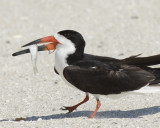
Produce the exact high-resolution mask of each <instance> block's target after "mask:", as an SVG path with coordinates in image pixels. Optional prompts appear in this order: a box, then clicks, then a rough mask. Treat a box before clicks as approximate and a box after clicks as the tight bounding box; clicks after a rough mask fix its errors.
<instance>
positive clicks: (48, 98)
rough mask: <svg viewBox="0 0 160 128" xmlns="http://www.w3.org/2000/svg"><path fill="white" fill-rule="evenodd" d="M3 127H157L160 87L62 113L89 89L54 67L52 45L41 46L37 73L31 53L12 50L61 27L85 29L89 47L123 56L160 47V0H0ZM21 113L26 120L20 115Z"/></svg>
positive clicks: (0, 112) (0, 114)
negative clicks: (73, 84) (69, 81)
mask: <svg viewBox="0 0 160 128" xmlns="http://www.w3.org/2000/svg"><path fill="white" fill-rule="evenodd" d="M0 5H1V7H0V39H1V50H0V67H1V71H0V128H14V127H15V128H44V127H45V128H123V127H125V128H151V127H152V128H158V127H160V101H159V99H160V95H159V94H145V95H128V96H125V97H122V98H119V99H116V100H113V99H109V98H108V97H107V96H101V97H100V100H101V103H102V106H101V108H100V110H99V112H98V113H97V115H96V116H95V118H94V119H88V118H87V117H88V116H90V115H91V114H92V112H93V111H94V109H95V106H96V100H95V99H94V97H93V96H92V95H90V101H89V102H87V103H86V104H84V105H82V106H80V107H79V108H78V109H77V111H75V112H73V113H71V114H65V113H66V112H65V111H62V110H60V108H61V107H62V106H69V105H74V104H76V103H78V102H79V101H81V100H82V99H83V98H84V97H85V94H84V93H83V92H81V91H79V90H75V89H73V88H71V87H68V86H67V85H66V84H65V83H64V82H63V81H62V80H61V78H60V77H59V76H58V75H56V74H55V72H54V70H53V67H54V53H52V54H49V53H48V52H41V53H39V56H38V61H37V66H38V72H39V73H38V74H37V75H34V72H33V68H32V61H31V56H30V55H29V54H26V55H23V56H18V57H12V56H11V55H12V53H13V52H16V51H18V50H21V46H22V45H24V44H26V43H28V42H30V41H32V40H35V39H38V38H41V37H44V36H49V35H53V34H55V33H56V32H58V31H60V30H64V29H73V30H76V31H78V32H80V33H82V35H83V36H84V38H85V40H86V42H87V44H86V49H85V52H86V53H91V54H96V55H103V56H110V57H116V58H125V57H128V56H131V55H136V54H139V53H142V55H141V56H148V55H155V54H159V51H160V50H159V46H160V43H159V41H160V36H159V35H160V14H159V12H160V1H159V0H149V1H146V0H130V1H127V0H112V1H111V0H105V1H104V0H81V1H74V0H68V1H67V0H10V1H9V0H0ZM20 117H23V118H25V121H15V119H16V118H20Z"/></svg>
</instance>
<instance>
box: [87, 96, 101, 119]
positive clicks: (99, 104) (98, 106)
mask: <svg viewBox="0 0 160 128" xmlns="http://www.w3.org/2000/svg"><path fill="white" fill-rule="evenodd" d="M100 106H101V102H100V101H99V99H97V107H96V109H95V111H94V112H93V114H92V115H91V116H90V117H89V118H91V119H92V118H93V117H94V116H95V115H96V113H97V111H98V109H99V108H100Z"/></svg>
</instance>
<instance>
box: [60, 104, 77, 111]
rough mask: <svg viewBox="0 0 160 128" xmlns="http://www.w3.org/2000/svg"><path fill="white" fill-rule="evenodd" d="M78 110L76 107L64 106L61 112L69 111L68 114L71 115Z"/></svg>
mask: <svg viewBox="0 0 160 128" xmlns="http://www.w3.org/2000/svg"><path fill="white" fill-rule="evenodd" d="M76 108H77V107H75V106H72V107H66V106H63V107H62V108H61V110H68V113H71V112H73V111H74V110H76Z"/></svg>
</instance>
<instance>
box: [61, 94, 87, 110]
mask: <svg viewBox="0 0 160 128" xmlns="http://www.w3.org/2000/svg"><path fill="white" fill-rule="evenodd" d="M88 100H89V96H88V94H86V97H85V99H84V100H83V101H82V102H80V103H78V104H76V105H74V106H71V107H65V106H64V107H63V108H61V109H62V110H68V111H69V112H68V113H71V112H73V111H74V110H75V109H76V108H77V107H78V106H79V105H81V104H83V103H85V102H87V101H88Z"/></svg>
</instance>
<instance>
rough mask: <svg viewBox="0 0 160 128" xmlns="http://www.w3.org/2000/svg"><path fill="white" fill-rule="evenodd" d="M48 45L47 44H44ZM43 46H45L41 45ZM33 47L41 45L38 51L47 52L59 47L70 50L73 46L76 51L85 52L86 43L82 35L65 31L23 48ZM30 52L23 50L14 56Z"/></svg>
mask: <svg viewBox="0 0 160 128" xmlns="http://www.w3.org/2000/svg"><path fill="white" fill-rule="evenodd" d="M44 43H46V44H44ZM41 44H43V45H41ZM31 45H39V46H38V51H45V50H56V48H57V47H59V48H60V47H63V48H67V47H68V48H69V47H70V46H71V45H72V46H73V47H74V49H75V51H77V50H78V51H80V50H81V51H83V50H84V47H85V41H84V39H83V37H82V35H81V34H80V33H78V32H76V31H73V30H63V31H60V32H58V33H56V34H55V35H54V36H47V37H43V38H40V39H37V40H35V41H32V42H30V43H28V44H26V45H23V46H22V47H26V46H31ZM29 52H30V50H29V49H26V50H22V51H19V52H16V53H13V54H12V55H13V56H17V55H21V54H26V53H29Z"/></svg>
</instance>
